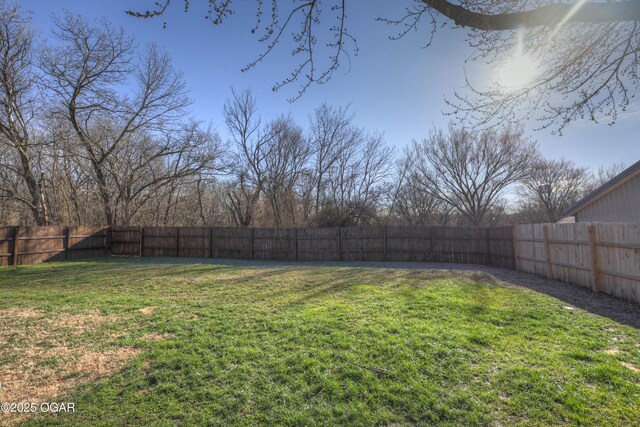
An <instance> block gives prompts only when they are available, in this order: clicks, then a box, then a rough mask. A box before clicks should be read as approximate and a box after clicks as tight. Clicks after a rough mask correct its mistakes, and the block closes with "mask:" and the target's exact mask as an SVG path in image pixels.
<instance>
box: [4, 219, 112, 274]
mask: <svg viewBox="0 0 640 427" xmlns="http://www.w3.org/2000/svg"><path fill="white" fill-rule="evenodd" d="M108 254H109V244H108V228H107V227H58V226H56V227H0V265H23V264H38V263H40V262H43V261H62V260H71V259H79V258H93V257H98V256H106V255H108Z"/></svg>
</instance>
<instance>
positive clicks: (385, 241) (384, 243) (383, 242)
mask: <svg viewBox="0 0 640 427" xmlns="http://www.w3.org/2000/svg"><path fill="white" fill-rule="evenodd" d="M382 238H383V241H382V244H383V246H384V260H385V261H388V260H389V257H388V255H387V227H386V226H385V227H382Z"/></svg>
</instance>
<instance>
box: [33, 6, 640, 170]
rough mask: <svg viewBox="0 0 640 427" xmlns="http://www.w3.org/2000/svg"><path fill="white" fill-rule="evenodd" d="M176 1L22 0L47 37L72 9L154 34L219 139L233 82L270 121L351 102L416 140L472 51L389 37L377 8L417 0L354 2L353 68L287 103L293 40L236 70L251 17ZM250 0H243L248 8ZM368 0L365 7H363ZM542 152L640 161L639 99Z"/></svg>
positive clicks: (402, 138)
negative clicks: (136, 13) (154, 11)
mask: <svg viewBox="0 0 640 427" xmlns="http://www.w3.org/2000/svg"><path fill="white" fill-rule="evenodd" d="M173 1H174V3H175V4H174V5H173V7H172V9H170V10H169V12H168V14H167V15H166V17H165V19H166V20H167V27H166V28H165V29H163V28H162V18H160V19H151V20H142V19H135V18H132V17H130V16H127V15H125V13H124V10H126V9H131V8H136V7H138V8H139V9H140V10H144V9H146V8H149V7H150V5H151V4H152V2H151V1H140V0H109V1H107V0H92V1H86V0H85V1H82V0H57V1H48V0H46V1H45V0H23V1H22V2H21V4H22V6H23V9H26V10H29V11H31V12H32V24H33V26H34V27H35V28H36V29H37V30H38V31H39V32H40V33H41V34H42V35H43V36H48V35H49V34H50V30H51V27H52V23H51V15H52V14H53V13H60V12H61V11H62V8H67V9H68V10H70V11H71V12H73V13H78V14H81V15H84V16H86V17H102V16H104V17H107V18H108V19H109V20H110V21H111V22H113V23H115V24H117V25H121V26H123V27H124V28H125V30H126V31H127V32H129V33H132V34H134V35H135V37H136V39H137V41H138V42H139V43H140V44H142V43H145V42H147V41H155V42H156V43H158V45H159V46H161V47H162V48H164V49H165V50H166V51H168V52H169V54H170V55H171V56H172V58H173V61H174V64H175V65H176V67H177V68H178V69H180V70H181V71H182V72H183V73H184V77H185V79H186V81H187V83H188V85H189V87H190V89H191V97H192V98H193V100H194V105H193V114H194V116H195V117H196V118H197V119H199V120H203V121H207V122H208V121H213V123H214V125H215V126H216V128H217V129H218V131H219V133H220V134H221V136H222V137H223V138H225V137H226V129H225V126H224V121H223V118H222V107H223V103H224V100H225V99H226V98H227V97H229V95H230V92H231V90H230V88H231V87H232V86H233V87H235V88H238V89H241V88H245V87H251V88H252V89H253V90H254V91H255V92H256V94H257V98H258V106H259V109H260V112H261V114H262V116H263V117H264V118H265V119H268V118H271V117H275V116H276V115H278V114H280V113H285V114H287V113H291V114H292V115H293V116H294V118H296V119H297V120H298V121H299V122H301V123H306V119H307V117H308V115H309V113H311V112H312V110H313V108H315V107H316V106H318V105H320V104H321V103H322V102H324V101H327V102H328V103H330V104H332V105H336V106H339V105H341V106H347V105H350V108H351V110H352V111H353V112H354V113H355V114H356V121H357V123H358V125H360V126H363V127H365V128H366V129H368V130H370V131H379V132H383V133H384V134H385V135H386V139H387V141H388V143H389V144H390V145H393V146H395V147H398V149H399V150H400V149H401V148H402V147H403V146H405V145H406V144H408V143H409V142H410V141H411V140H412V139H420V138H422V137H424V136H426V135H427V134H428V132H429V130H430V129H432V128H433V127H434V126H438V127H444V126H446V125H447V123H448V121H449V118H448V117H446V116H444V115H443V114H442V113H443V111H449V108H448V107H447V105H446V103H445V97H446V96H449V97H451V96H452V94H453V91H454V90H455V89H460V88H461V87H462V86H463V85H464V69H463V66H464V60H465V59H466V58H467V57H468V56H469V54H470V50H469V48H468V47H467V45H466V44H465V42H464V37H465V33H464V31H461V30H446V29H443V30H442V31H438V33H437V34H436V37H435V40H434V44H433V45H432V46H431V47H429V48H426V49H422V48H421V46H422V45H423V44H424V40H425V38H426V37H427V33H426V29H425V32H424V33H415V34H410V35H409V37H406V38H404V39H402V40H398V41H392V40H389V38H388V37H389V36H390V35H393V34H395V33H396V32H397V29H395V28H393V27H389V26H387V25H385V24H384V23H381V22H376V21H375V18H376V17H379V16H388V17H398V16H400V15H401V13H402V11H403V10H404V7H405V6H406V5H410V4H411V3H412V2H411V0H402V1H384V0H370V1H367V2H366V3H365V2H355V1H354V2H351V4H353V5H354V6H353V8H354V9H353V10H351V11H349V13H348V16H349V21H350V31H351V33H352V34H353V35H354V36H355V37H356V38H357V40H358V46H359V55H358V56H357V57H354V58H352V63H351V68H350V70H349V71H348V72H347V67H344V68H342V69H340V70H339V71H338V72H337V73H336V74H334V77H333V78H332V79H331V80H330V81H329V82H328V83H327V84H325V85H322V86H313V87H311V88H310V89H309V90H308V92H307V93H306V94H305V95H303V97H302V98H301V99H299V100H298V101H296V102H294V103H289V102H288V101H287V99H288V98H290V97H292V96H293V95H295V94H296V89H297V88H296V86H290V87H285V88H283V89H282V90H281V91H279V92H275V93H274V92H272V90H271V87H272V86H273V84H274V83H275V82H277V81H279V80H282V79H283V78H285V77H287V76H288V74H289V73H290V72H291V65H292V62H291V57H290V55H289V51H290V49H291V46H288V45H287V43H283V44H282V45H281V46H280V47H279V48H278V50H277V51H276V52H275V53H274V54H273V55H270V56H269V57H267V58H266V60H265V61H264V62H262V63H261V64H259V65H258V66H257V67H256V68H254V69H252V70H250V71H248V72H245V73H242V72H240V69H241V68H242V67H243V66H245V65H246V64H247V63H248V62H250V61H252V60H253V59H255V58H256V57H257V55H258V54H259V53H260V52H261V49H262V47H263V46H262V45H260V44H259V43H258V41H257V40H256V38H255V36H252V35H251V33H250V29H251V28H252V26H253V25H254V16H253V15H252V14H250V13H248V14H241V13H238V14H236V15H234V16H232V17H231V18H230V19H228V20H227V22H226V23H225V24H224V25H222V26H214V25H213V24H212V23H211V22H210V21H206V20H205V19H203V17H204V15H205V13H206V1H204V0H192V1H191V10H190V12H189V13H187V14H185V13H184V12H183V7H182V4H183V3H182V1H181V0H173ZM252 3H253V2H251V1H244V2H238V4H239V6H240V7H242V8H246V7H248V6H250V5H251V4H252ZM358 4H366V6H358ZM470 67H473V68H472V70H473V73H475V75H476V77H478V78H479V79H483V78H486V77H487V76H488V73H493V72H495V71H493V70H491V69H490V68H488V67H483V66H478V65H472V66H469V65H467V71H468V72H469V70H470ZM526 127H527V130H528V135H529V136H530V137H532V138H533V139H536V140H537V141H538V143H539V145H540V148H541V150H542V152H543V154H544V155H545V156H547V157H549V158H555V157H561V156H563V157H566V158H568V159H570V160H573V161H575V162H576V163H577V164H578V165H581V166H587V167H598V166H600V165H603V164H604V165H607V164H610V163H613V162H624V163H626V164H631V163H633V162H635V161H637V160H638V159H640V136H639V131H640V106H639V105H637V104H636V105H633V106H632V108H630V111H629V113H627V114H624V115H623V118H622V119H621V120H619V121H618V123H616V124H615V125H614V126H608V125H606V124H594V123H591V122H586V121H585V122H579V123H574V124H573V125H570V127H569V128H568V129H566V130H565V132H564V135H563V136H556V135H552V134H551V133H550V132H549V131H533V130H532V129H533V127H535V126H534V124H527V125H526Z"/></svg>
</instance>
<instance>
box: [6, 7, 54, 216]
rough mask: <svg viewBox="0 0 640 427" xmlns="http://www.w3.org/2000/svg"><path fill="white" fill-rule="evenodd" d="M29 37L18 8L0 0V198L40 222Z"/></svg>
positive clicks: (42, 197)
mask: <svg viewBox="0 0 640 427" xmlns="http://www.w3.org/2000/svg"><path fill="white" fill-rule="evenodd" d="M33 39H34V35H33V31H32V30H31V28H30V27H29V25H28V19H27V18H25V17H24V16H23V14H22V13H21V12H20V11H19V9H17V8H15V7H14V8H11V7H9V6H8V5H6V4H4V2H0V147H2V150H10V151H11V154H10V155H6V156H4V159H3V160H4V161H3V162H2V163H0V168H2V169H3V174H4V176H5V178H6V179H5V180H2V181H1V182H0V197H9V198H12V199H14V200H16V201H19V202H20V203H22V204H24V205H25V206H26V207H27V208H28V209H29V211H30V213H31V216H32V217H33V220H34V221H35V223H36V224H38V225H43V224H47V223H48V222H49V218H48V214H47V206H46V199H45V194H44V189H43V182H42V176H43V175H42V174H43V172H42V171H41V170H39V169H38V166H37V162H36V161H35V158H36V157H37V156H39V151H41V150H42V143H43V141H42V140H40V141H36V138H35V136H34V134H35V129H34V126H36V125H35V121H36V120H37V113H38V109H39V106H40V104H41V103H40V101H39V98H38V91H37V87H36V85H37V80H38V79H39V76H38V73H37V69H36V67H35V64H34V62H33ZM23 189H24V191H23Z"/></svg>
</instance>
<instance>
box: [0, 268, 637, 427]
mask: <svg viewBox="0 0 640 427" xmlns="http://www.w3.org/2000/svg"><path fill="white" fill-rule="evenodd" d="M194 262H197V261H194ZM200 262H201V261H200ZM0 297H1V298H0V312H2V311H3V310H7V309H13V310H17V309H34V310H42V311H45V312H46V314H47V316H49V317H51V318H55V317H60V316H63V315H64V316H71V315H81V314H83V313H87V312H91V313H96V312H99V313H100V314H101V315H103V316H105V318H108V319H111V321H109V322H105V323H100V324H99V325H98V326H96V327H95V328H94V329H90V330H87V331H83V333H82V334H76V335H74V336H73V337H72V338H70V339H69V343H67V344H68V345H72V346H75V347H77V348H83V347H87V348H89V347H91V348H97V349H100V350H101V351H107V350H113V349H114V348H118V347H126V348H131V347H134V348H137V349H139V350H140V353H138V354H137V355H136V356H135V357H134V358H133V359H132V360H131V361H130V362H128V363H127V364H126V365H125V366H124V367H123V368H122V369H121V370H120V371H118V372H116V373H114V374H112V375H110V376H107V377H102V379H100V380H99V381H91V382H88V383H85V384H82V385H80V386H78V387H76V388H75V389H74V390H69V391H67V392H66V395H65V396H62V397H58V398H56V399H51V400H57V401H60V400H65V401H72V402H75V404H76V408H77V411H76V413H75V414H68V415H60V416H52V415H38V416H36V417H35V418H30V419H28V420H27V421H28V424H29V425H125V424H126V425H140V426H147V425H264V424H269V425H296V426H297V425H367V426H368V425H390V424H391V425H545V426H546V425H598V426H603V425H607V426H618V425H619V426H623V425H625V426H630V425H638V424H640V403H639V402H640V373H639V372H636V371H635V370H633V369H632V368H633V367H634V366H635V367H639V366H640V345H639V344H638V343H640V331H639V330H638V329H635V328H633V327H631V326H628V325H624V324H620V323H617V322H615V321H614V320H611V319H608V318H606V317H601V316H598V315H595V314H591V313H589V312H586V311H584V310H580V309H576V310H573V311H572V310H567V309H565V308H563V306H565V305H566V303H565V302H563V301H560V300H557V299H555V298H552V297H550V296H546V295H541V294H536V293H534V292H531V291H525V290H519V289H514V288H507V287H503V286H500V285H499V284H496V283H495V282H494V281H493V280H491V278H490V277H489V276H486V275H483V274H470V273H465V274H463V273H447V272H438V271H427V270H391V269H371V268H347V267H308V266H304V267H292V266H286V265H281V266H278V265H277V264H274V265H271V266H268V265H267V266H255V265H254V266H251V265H250V264H244V263H242V262H229V263H206V262H205V263H198V264H191V263H189V260H182V259H181V260H175V259H174V260H164V261H158V260H140V259H118V258H109V259H100V260H91V261H84V262H69V263H50V264H42V265H37V266H27V267H19V268H17V269H14V268H2V269H0ZM145 307H155V309H154V310H153V311H152V312H151V313H148V312H147V313H146V314H145V313H144V312H142V311H140V309H143V308H145ZM26 321H27V320H25V322H26ZM150 334H160V336H161V337H162V338H163V339H148V338H147V337H148V336H149V335H150ZM18 335H19V334H18ZM18 335H16V336H15V337H13V338H12V340H13V341H12V343H11V344H12V345H13V347H14V352H17V353H16V354H15V355H17V357H19V356H20V354H19V352H20V348H23V347H24V348H26V347H25V346H26V345H28V341H29V338H28V337H27V338H25V337H20V336H18ZM21 346H22V347H21ZM23 356H24V355H23ZM15 360H17V359H16V357H13V358H12V357H8V356H5V357H4V358H3V356H0V366H1V365H2V364H3V363H5V364H6V363H16V362H15ZM40 363H42V364H44V365H45V366H46V367H48V368H49V369H55V366H57V364H59V363H60V362H59V361H58V360H56V359H55V358H50V359H45V360H41V361H40ZM52 367H53V368H52ZM0 381H2V379H1V378H0ZM1 421H2V418H0V422H1Z"/></svg>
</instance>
